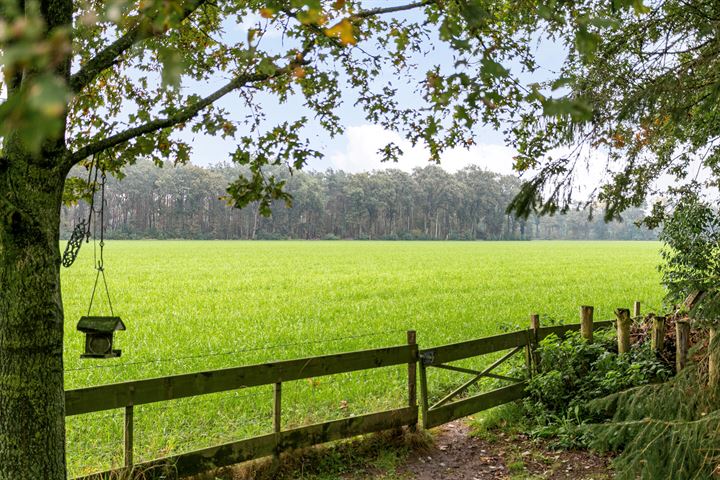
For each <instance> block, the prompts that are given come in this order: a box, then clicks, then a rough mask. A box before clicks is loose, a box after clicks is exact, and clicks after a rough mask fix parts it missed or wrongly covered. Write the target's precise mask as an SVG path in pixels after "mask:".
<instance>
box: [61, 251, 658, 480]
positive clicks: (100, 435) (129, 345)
mask: <svg viewBox="0 0 720 480" xmlns="http://www.w3.org/2000/svg"><path fill="white" fill-rule="evenodd" d="M92 247H93V246H92V244H87V245H84V246H83V248H82V251H81V253H80V257H79V259H78V261H77V262H76V264H75V265H74V266H73V267H72V268H71V269H68V270H63V276H62V282H63V283H62V286H63V301H64V305H65V317H66V326H65V332H66V338H65V367H66V376H65V385H66V389H72V388H80V387H85V386H90V385H98V384H105V383H113V382H119V381H126V380H133V379H139V378H148V377H157V376H165V375H171V374H178V373H186V372H193V371H201V370H207V369H215V368H224V367H231V366H237V365H246V364H253V363H261V362H265V361H270V360H277V359H289V358H298V357H304V356H312V355H321V354H328V353H334V352H341V351H351V350H360V349H367V348H375V347H381V346H390V345H398V344H402V343H404V342H405V331H406V330H408V329H415V330H417V332H418V333H417V336H418V343H420V345H421V347H429V346H432V345H437V344H444V343H449V342H455V341H462V340H468V339H472V338H477V337H482V336H487V335H492V334H496V333H500V332H502V331H507V330H516V329H519V328H525V327H526V326H527V324H528V315H529V314H530V313H539V314H540V315H541V320H542V322H543V323H550V322H552V323H557V322H559V323H574V322H577V321H578V307H579V305H594V306H595V318H596V319H598V320H600V319H610V318H612V316H613V315H612V311H613V309H614V308H616V307H630V306H631V305H632V302H633V301H634V300H640V301H641V302H643V310H644V311H651V310H659V309H660V306H661V300H662V296H663V292H662V289H661V287H660V285H659V275H658V273H657V270H656V265H657V263H658V261H659V255H658V250H659V248H660V245H659V244H658V243H655V242H467V243H465V242H357V241H356V242H218V241H208V242H199V241H193V242H190V241H134V242H133V241H127V242H121V241H108V242H107V243H106V252H105V266H106V273H107V276H108V282H109V286H110V292H111V295H112V300H113V306H114V309H115V313H116V314H118V315H120V316H121V317H122V318H123V320H124V321H125V323H126V325H127V327H128V330H127V331H126V332H119V333H118V334H117V335H116V338H117V347H118V348H121V349H122V351H123V353H122V357H121V358H119V359H113V360H102V361H97V360H95V361H94V360H81V359H80V358H79V355H80V353H81V351H82V349H83V341H84V340H83V336H82V335H81V334H80V333H79V332H77V331H76V330H75V325H76V323H77V319H78V318H79V317H80V316H81V315H84V314H86V313H87V308H88V302H89V297H90V293H91V290H92V285H93V282H94V280H95V271H94V270H93V248H92ZM102 293H103V292H102V291H99V292H98V293H97V294H96V295H98V297H97V298H96V305H95V307H94V308H93V313H94V314H106V313H109V312H108V310H107V304H106V302H105V299H104V295H102ZM98 300H100V301H99V302H98ZM489 361H491V359H488V358H483V359H479V360H478V361H477V362H478V363H476V364H475V365H482V364H483V363H488V362H489ZM458 375H459V376H458ZM458 375H455V374H452V375H451V374H450V373H447V374H446V373H443V374H442V375H436V376H434V377H431V378H430V388H431V390H433V391H434V392H436V393H434V395H440V394H442V393H443V391H447V389H448V388H450V385H451V384H457V383H459V382H460V381H461V380H462V374H458ZM405 377H406V368H404V367H402V368H400V367H398V368H386V369H383V370H379V371H369V372H360V373H356V374H346V375H338V376H333V377H328V378H318V379H311V380H306V381H298V382H291V383H289V384H287V385H286V386H284V390H283V421H284V426H286V427H290V426H294V425H300V424H303V423H308V422H316V421H323V420H327V419H332V418H339V417H342V416H347V415H351V414H360V413H365V412H369V411H373V410H381V409H387V408H394V407H398V406H402V405H403V402H405V399H406V396H407V392H406V378H405ZM135 416H136V417H135V418H136V431H135V440H136V453H135V457H136V460H143V459H151V458H155V457H158V456H163V455H167V454H171V453H177V452H180V451H187V450H193V449H197V448H202V447H207V446H210V445H214V444H217V443H222V442H226V441H232V440H235V439H239V438H243V437H245V436H250V435H256V434H261V433H267V432H269V431H270V430H271V425H272V420H271V418H272V388H271V387H270V386H267V387H258V388H252V389H244V390H239V391H234V392H227V393H222V394H215V395H208V396H204V397H196V398H191V399H186V400H178V401H173V402H166V403H160V404H152V405H147V406H139V407H136V412H135ZM68 449H69V451H68V464H69V467H70V470H71V474H72V475H80V474H83V473H89V472H92V471H96V470H100V469H105V468H109V467H111V466H117V465H120V464H121V462H122V411H111V412H100V413H97V414H91V415H81V416H77V417H70V418H69V419H68Z"/></svg>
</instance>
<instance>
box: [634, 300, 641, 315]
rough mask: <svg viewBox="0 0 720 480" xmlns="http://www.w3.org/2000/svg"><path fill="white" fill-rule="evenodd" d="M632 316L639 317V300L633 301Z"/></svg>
mask: <svg viewBox="0 0 720 480" xmlns="http://www.w3.org/2000/svg"><path fill="white" fill-rule="evenodd" d="M633 318H640V301H639V300H635V303H633Z"/></svg>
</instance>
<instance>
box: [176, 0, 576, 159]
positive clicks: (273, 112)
mask: <svg viewBox="0 0 720 480" xmlns="http://www.w3.org/2000/svg"><path fill="white" fill-rule="evenodd" d="M395 3H403V2H397V1H392V2H390V1H370V2H367V3H366V4H367V6H368V7H374V6H380V5H383V6H387V5H390V4H395ZM406 15H407V16H408V17H412V15H418V14H417V13H415V14H406ZM263 21H264V20H263V19H261V18H260V17H259V16H256V17H253V18H246V19H244V20H243V21H242V22H241V23H238V22H227V23H226V25H225V27H226V31H227V35H229V36H237V37H238V38H244V37H245V36H246V34H247V30H248V28H252V27H253V26H254V25H255V24H256V23H257V22H263ZM266 37H267V38H266V39H264V40H263V41H264V42H266V43H265V45H264V47H265V48H269V49H276V48H282V45H281V42H282V41H283V39H282V38H281V35H280V33H279V32H275V33H273V32H269V34H267V35H266ZM433 44H435V45H437V48H436V50H435V51H434V52H432V55H431V56H430V57H431V58H420V59H417V63H418V65H419V69H418V77H419V78H422V77H424V72H425V71H426V70H427V69H429V68H430V67H431V66H432V65H433V64H435V63H440V64H441V65H452V63H451V62H452V58H451V52H450V50H449V49H448V48H447V47H445V46H443V45H441V42H440V41H439V40H437V41H433ZM537 55H538V59H539V61H540V64H541V66H542V69H541V70H540V72H538V73H537V74H535V75H534V76H533V78H529V77H528V78H524V79H523V80H527V82H528V83H530V82H532V81H540V80H543V79H545V78H547V76H548V75H549V74H550V72H551V71H552V70H553V69H556V68H558V67H559V65H560V62H561V61H562V59H563V56H564V54H563V52H562V49H561V48H559V47H558V46H555V45H553V44H551V43H549V42H538V47H537ZM383 80H384V81H390V80H392V78H391V77H390V76H389V75H388V76H387V77H386V78H383ZM218 85H219V84H218ZM213 87H214V85H193V86H189V87H188V89H189V90H191V91H194V92H196V93H199V94H207V92H208V91H210V89H211V88H213ZM401 92H402V93H401V94H400V95H401V97H402V100H403V101H404V102H406V103H408V104H410V105H412V104H414V103H415V102H416V100H415V98H414V97H413V95H414V93H413V89H412V88H406V89H402V90H401ZM345 93H350V94H351V93H352V92H345ZM349 97H352V95H349ZM260 98H262V99H263V100H262V106H263V109H264V111H265V114H266V115H267V120H268V121H267V124H268V125H275V124H278V123H280V122H282V121H285V120H292V119H295V118H297V117H299V116H300V115H303V114H307V113H308V111H307V110H306V109H304V108H303V106H302V99H299V98H295V99H291V100H290V101H289V102H287V103H286V104H282V105H280V104H278V103H277V100H276V99H274V98H273V97H270V96H264V97H260ZM352 103H353V102H352V100H350V101H349V102H346V103H345V104H344V105H343V106H342V108H341V111H340V116H341V118H342V121H343V124H344V125H345V127H346V131H345V133H344V134H343V135H341V136H338V137H336V138H330V137H329V136H328V135H327V134H325V133H324V132H319V131H317V130H313V131H311V132H309V133H310V135H311V136H312V137H314V138H313V147H314V148H317V149H318V150H320V151H322V152H324V153H325V156H324V158H322V159H319V160H315V161H313V162H312V163H310V164H309V165H308V166H307V167H306V169H310V170H325V169H327V168H333V169H343V170H346V171H350V172H359V171H370V170H375V169H381V168H401V169H403V170H407V171H409V170H411V169H412V168H413V167H416V166H424V165H426V164H427V158H428V155H427V152H426V151H425V150H424V149H423V148H422V147H420V146H416V147H412V146H411V145H410V144H409V142H407V141H405V140H404V139H402V138H401V137H400V136H399V135H397V134H396V133H394V132H389V131H386V130H384V129H383V128H381V127H380V126H378V125H373V124H371V123H369V122H368V121H367V120H365V118H364V114H363V112H362V111H361V110H360V109H359V108H356V107H353V105H352ZM219 105H221V106H222V107H223V108H225V109H226V110H228V111H229V112H231V116H232V117H234V118H241V117H243V116H244V115H245V114H246V113H247V108H246V107H245V105H244V104H243V103H242V101H241V100H240V97H239V95H238V94H237V93H234V94H230V95H228V96H227V97H225V98H224V99H223V100H222V101H221V102H220V103H219ZM477 133H478V144H477V145H476V146H474V147H472V148H471V149H469V150H465V149H455V150H452V151H448V152H446V153H445V155H443V158H442V166H443V167H444V168H445V169H447V170H450V171H455V170H458V169H460V168H463V167H464V166H467V165H470V164H475V165H479V166H481V167H484V168H487V169H489V170H493V171H497V172H500V173H512V157H513V155H514V151H513V150H512V149H511V148H509V147H507V146H505V142H504V138H503V135H502V133H501V132H498V131H496V130H494V129H493V128H491V127H481V128H479V129H478V131H477ZM183 135H185V134H183ZM187 135H193V139H192V145H193V153H192V156H191V161H192V162H193V163H195V164H198V165H208V164H211V163H217V162H221V161H227V160H229V153H230V152H232V151H233V150H234V149H235V142H234V141H233V140H232V139H226V140H223V139H220V138H217V137H212V136H203V135H200V134H192V133H187ZM390 141H393V142H395V143H396V144H398V145H399V146H400V147H401V148H402V149H403V151H404V152H405V155H404V156H403V157H402V158H401V160H400V161H399V162H398V163H390V164H388V163H381V162H380V158H379V155H377V150H378V149H379V148H380V147H382V146H384V145H385V144H387V143H388V142H390Z"/></svg>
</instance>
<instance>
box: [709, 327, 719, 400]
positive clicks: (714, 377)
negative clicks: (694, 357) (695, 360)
mask: <svg viewBox="0 0 720 480" xmlns="http://www.w3.org/2000/svg"><path fill="white" fill-rule="evenodd" d="M708 387H710V388H711V389H712V390H715V391H716V390H717V389H718V387H720V341H719V340H718V336H717V328H716V327H711V328H710V338H709V340H708Z"/></svg>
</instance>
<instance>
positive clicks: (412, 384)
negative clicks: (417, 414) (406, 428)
mask: <svg viewBox="0 0 720 480" xmlns="http://www.w3.org/2000/svg"><path fill="white" fill-rule="evenodd" d="M407 343H408V345H415V344H416V343H417V334H416V332H415V330H408V331H407ZM408 406H410V407H417V358H416V359H415V360H414V361H412V362H410V363H408ZM415 430H417V423H414V424H412V425H410V431H412V432H414V431H415Z"/></svg>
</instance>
